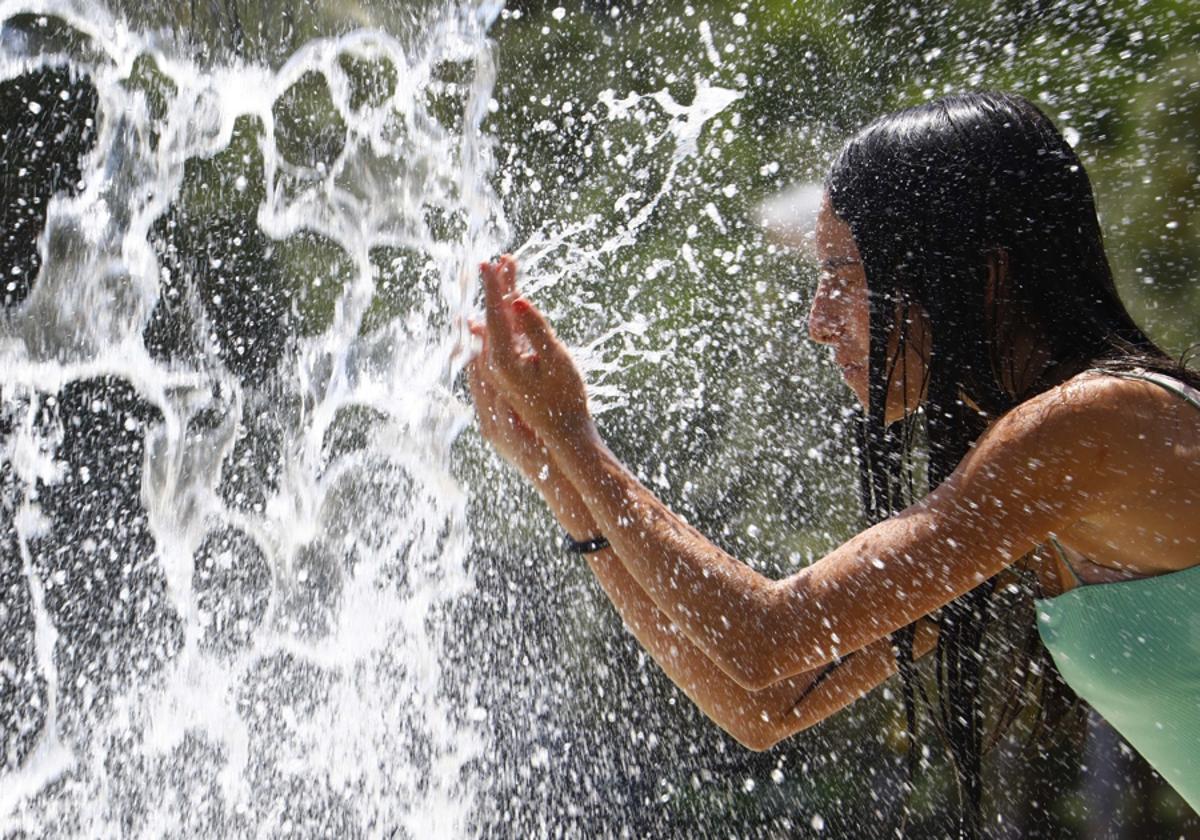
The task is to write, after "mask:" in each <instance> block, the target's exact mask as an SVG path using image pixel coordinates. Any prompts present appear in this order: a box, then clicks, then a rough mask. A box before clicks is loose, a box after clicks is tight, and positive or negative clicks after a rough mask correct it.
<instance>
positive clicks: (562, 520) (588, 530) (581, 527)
mask: <svg viewBox="0 0 1200 840" xmlns="http://www.w3.org/2000/svg"><path fill="white" fill-rule="evenodd" d="M546 461H547V462H546V463H545V464H544V465H542V466H541V467H539V469H538V471H537V473H536V474H534V475H533V476H532V481H533V485H534V487H536V488H537V490H538V492H539V493H540V494H541V496H542V498H543V499H544V500H545V502H546V504H547V506H549V508H550V511H551V512H552V513H553V514H554V518H555V519H557V520H558V524H559V525H561V526H562V527H563V530H565V531H566V532H567V535H568V536H569V537H570V538H571V539H572V540H575V541H577V542H586V541H588V540H591V539H594V538H595V537H597V536H598V535H599V531H598V529H597V526H596V520H595V519H594V518H593V517H592V514H591V511H589V510H588V508H587V505H586V504H584V501H583V497H582V496H581V495H580V494H579V491H578V490H576V489H575V486H574V485H573V484H571V482H570V480H569V479H568V478H567V476H566V474H565V473H563V471H562V470H561V469H560V468H559V467H558V465H557V464H555V463H554V462H553V460H552V459H551V458H550V457H549V455H547V458H546Z"/></svg>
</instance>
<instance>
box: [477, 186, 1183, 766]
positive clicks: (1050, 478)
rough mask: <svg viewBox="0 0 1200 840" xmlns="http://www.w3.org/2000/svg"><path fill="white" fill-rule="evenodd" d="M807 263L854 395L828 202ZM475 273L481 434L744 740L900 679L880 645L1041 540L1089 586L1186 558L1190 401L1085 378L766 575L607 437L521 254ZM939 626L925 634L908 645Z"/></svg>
mask: <svg viewBox="0 0 1200 840" xmlns="http://www.w3.org/2000/svg"><path fill="white" fill-rule="evenodd" d="M817 250H818V258H819V259H820V260H821V261H822V263H823V264H825V265H826V267H827V268H830V269H833V270H831V271H829V272H828V273H827V274H826V276H825V277H824V278H823V281H822V285H821V288H820V289H819V290H818V294H817V299H816V300H815V301H814V303H813V312H812V315H811V317H810V330H811V332H812V335H813V338H814V339H816V340H818V341H821V342H822V343H826V344H829V345H830V346H831V347H832V348H833V350H834V354H835V359H836V361H837V362H838V363H839V365H840V366H841V367H842V370H843V373H844V375H845V377H846V379H847V382H848V384H849V385H850V387H851V389H852V390H854V391H855V392H856V393H857V394H859V396H860V398H862V397H863V396H865V379H863V380H859V379H858V377H859V375H860V370H861V371H862V372H863V373H862V375H863V376H865V370H866V366H865V359H866V351H865V346H866V345H865V343H864V340H865V334H866V333H865V319H866V311H865V305H866V298H865V276H863V275H862V274H861V271H862V269H861V266H857V267H856V266H855V264H854V261H855V260H857V249H856V248H855V247H854V243H853V240H852V238H851V237H850V236H849V230H848V229H847V228H846V227H845V225H844V224H842V223H841V222H840V220H838V219H837V218H836V217H835V216H833V215H832V213H831V212H830V211H828V208H826V209H825V210H823V212H822V220H821V222H820V223H819V225H818V241H817ZM835 264H836V265H835ZM481 270H482V276H483V281H484V288H485V295H486V300H487V317H486V324H483V325H476V326H475V327H474V329H475V331H476V334H477V335H479V336H480V337H481V338H482V339H483V342H484V346H483V350H482V352H481V353H480V355H479V356H478V357H477V358H476V359H475V360H474V361H473V362H472V365H471V370H470V376H471V385H472V391H473V394H474V397H475V400H476V406H477V410H478V412H479V416H480V424H481V430H482V431H483V434H484V436H485V437H486V438H487V439H488V440H490V441H491V442H492V443H493V444H494V445H495V446H496V448H497V449H498V451H499V452H500V453H501V454H502V455H503V456H504V457H505V458H507V459H508V460H509V461H511V462H512V463H513V464H514V465H515V466H517V468H518V469H520V470H521V471H522V472H523V473H524V474H525V476H526V477H527V478H529V479H530V480H531V481H532V482H533V483H534V484H535V486H537V487H538V489H539V491H540V492H541V493H542V495H543V497H544V498H545V499H546V501H547V503H548V504H549V505H550V507H551V509H552V510H553V511H554V513H555V515H556V516H557V517H558V518H559V520H560V522H561V523H562V524H563V526H564V527H565V528H566V529H567V530H568V532H569V533H571V534H572V535H573V536H575V537H576V538H587V537H592V536H595V535H597V534H604V535H605V536H606V537H607V538H608V540H609V542H610V543H611V544H612V548H611V549H608V550H605V551H603V552H599V553H597V554H595V555H592V556H591V557H590V558H589V562H590V564H591V567H592V569H593V571H594V572H595V573H596V575H597V577H598V579H599V580H600V583H601V585H602V586H603V588H604V589H605V591H606V592H607V593H608V595H609V597H610V598H611V600H612V601H613V604H614V606H615V607H616V608H617V609H618V611H619V612H620V613H621V615H622V617H623V618H624V620H625V622H626V624H627V625H628V626H629V627H630V629H631V630H632V631H633V632H634V634H635V636H637V638H638V639H639V641H640V642H641V643H642V644H643V645H644V646H645V647H646V648H647V650H648V651H649V652H650V653H651V654H652V655H653V656H654V658H655V659H656V660H657V661H658V662H659V663H660V664H661V665H662V667H663V669H664V670H665V671H666V673H667V674H668V675H669V676H670V677H671V678H672V679H673V680H674V681H675V682H676V683H677V684H679V685H680V687H681V688H682V689H683V690H684V691H685V692H686V693H687V694H688V695H689V696H690V697H692V699H693V700H694V701H695V702H696V703H697V705H699V706H700V708H701V709H702V710H703V711H705V713H706V714H708V715H709V716H710V717H711V718H712V719H713V720H714V721H716V722H717V723H718V724H719V725H721V726H722V727H723V728H724V729H726V731H728V732H729V733H730V734H732V735H733V736H734V737H736V738H737V739H738V740H740V741H741V742H742V743H744V744H746V745H747V746H749V747H751V748H755V749H763V748H766V747H768V746H770V745H772V744H774V743H775V742H777V741H778V740H780V739H782V738H784V737H787V736H788V735H790V734H792V733H794V732H797V731H799V730H801V729H804V728H806V727H807V726H810V725H812V724H813V723H816V722H817V721H819V720H821V719H823V718H824V717H826V716H828V715H830V714H832V713H834V712H835V711H837V710H838V709H840V708H842V707H844V706H845V705H847V704H848V703H850V702H852V701H853V700H854V699H856V698H857V697H859V696H861V695H862V694H865V693H866V692H867V691H869V690H870V689H871V688H873V687H874V686H875V685H877V684H878V683H879V682H880V681H882V680H884V679H886V678H887V677H888V676H890V675H891V674H892V673H893V672H894V670H895V665H894V657H893V655H892V652H891V650H890V646H889V643H888V640H887V634H889V633H891V632H892V631H894V630H896V629H898V628H900V627H903V626H906V625H908V624H911V623H913V622H918V621H920V619H922V618H923V617H924V616H926V615H928V614H929V613H930V612H932V611H933V610H936V609H938V608H939V607H941V606H943V605H944V604H945V603H947V602H948V601H950V600H952V599H953V598H955V597H957V596H958V595H960V594H962V593H963V592H966V591H967V590H969V589H971V588H973V587H974V586H975V585H976V584H978V583H979V582H981V581H983V580H984V579H986V578H988V577H990V576H991V575H993V574H995V573H996V572H998V571H1000V570H1001V569H1003V568H1005V567H1006V566H1008V565H1009V564H1011V563H1013V562H1015V561H1017V560H1018V559H1020V558H1021V557H1023V556H1024V555H1026V554H1028V553H1029V552H1030V551H1031V550H1032V549H1034V548H1035V547H1036V546H1038V545H1041V544H1042V543H1044V542H1045V541H1046V540H1047V538H1048V537H1049V536H1050V535H1051V534H1054V535H1057V537H1058V539H1059V541H1060V542H1062V543H1063V544H1064V545H1066V546H1067V547H1068V548H1069V549H1074V550H1076V551H1079V552H1080V553H1082V554H1084V555H1086V556H1087V558H1088V559H1089V561H1090V563H1091V564H1092V565H1093V566H1094V567H1096V569H1099V570H1100V571H1099V572H1097V574H1105V573H1107V574H1115V575H1118V576H1143V575H1154V574H1162V573H1166V572H1170V571H1175V570H1179V569H1183V568H1187V567H1189V566H1191V565H1193V564H1195V563H1196V561H1197V556H1198V552H1197V547H1198V545H1200V527H1198V526H1197V525H1196V524H1195V523H1196V521H1197V520H1196V513H1197V511H1200V418H1198V417H1197V412H1196V410H1195V409H1194V408H1192V407H1191V406H1189V405H1187V404H1186V403H1184V402H1183V401H1182V400H1180V399H1178V398H1177V397H1175V396H1173V395H1172V394H1170V393H1168V392H1167V391H1165V390H1164V389H1162V388H1159V387H1157V386H1155V385H1151V384H1149V383H1142V382H1134V381H1128V380H1122V379H1117V378H1114V377H1106V376H1097V375H1081V376H1078V377H1075V378H1074V379H1072V380H1070V381H1068V382H1066V383H1063V384H1062V385H1060V386H1058V387H1056V388H1053V389H1051V390H1050V391H1048V392H1046V393H1044V394H1041V395H1039V396H1038V397H1036V398H1034V399H1032V400H1029V401H1028V402H1026V403H1024V404H1022V405H1020V406H1018V407H1017V408H1015V409H1014V410H1013V411H1011V412H1009V413H1008V414H1007V415H1005V416H1004V417H1002V418H1000V419H998V420H997V421H996V422H995V423H994V424H993V425H992V427H991V428H990V429H989V430H988V431H987V432H986V433H985V434H984V435H983V437H981V439H980V440H979V441H978V443H977V444H976V446H975V448H974V449H973V450H972V451H971V453H970V454H969V455H968V456H967V457H966V458H965V459H964V460H963V462H962V463H961V464H960V465H959V467H958V468H957V469H956V470H955V472H954V473H953V474H952V475H951V476H950V478H949V479H947V480H946V481H945V482H944V483H943V484H942V485H941V486H940V487H939V488H938V489H937V490H936V491H934V492H933V493H931V494H930V495H929V496H927V497H926V498H925V499H923V500H922V501H921V502H919V503H918V504H915V505H913V506H912V507H911V508H909V509H907V510H905V511H903V512H902V513H900V514H899V515H897V516H895V517H893V518H891V519H889V520H887V521H885V522H882V523H879V524H878V525H876V526H874V527H872V528H870V529H868V530H866V531H864V532H862V533H861V534H858V535H857V536H855V537H854V538H852V539H851V540H849V541H847V542H846V543H845V544H843V545H842V546H840V547H838V548H837V549H835V550H834V551H832V552H830V554H829V555H827V556H826V557H824V558H822V559H821V560H820V561H818V562H816V563H814V564H813V565H811V566H809V567H807V568H805V569H803V570H801V571H799V572H797V573H796V574H793V575H791V576H789V577H787V578H784V579H782V580H770V579H768V578H765V577H763V576H762V575H760V574H758V573H757V572H755V571H754V570H752V569H751V568H749V567H748V566H746V565H744V564H742V563H740V562H739V561H737V560H736V559H735V558H733V557H730V556H729V555H728V554H726V553H725V552H723V551H722V550H721V549H719V548H718V547H716V546H714V545H713V544H712V543H711V542H709V541H708V540H707V539H706V538H705V537H704V536H703V535H702V534H700V533H699V532H697V531H696V530H695V529H694V528H691V527H690V526H689V525H687V524H686V523H685V522H683V521H682V520H681V519H680V518H679V517H677V516H675V515H674V514H673V513H672V512H671V511H670V510H668V509H667V507H666V506H665V505H663V503H662V502H661V501H659V500H658V499H657V498H656V497H655V496H654V495H653V494H652V493H651V492H650V491H649V490H647V489H646V488H645V487H643V486H642V485H641V484H640V483H639V482H638V481H637V480H636V478H635V477H634V476H633V475H632V474H631V473H630V472H629V471H628V470H627V469H626V468H625V467H624V466H623V465H622V464H621V463H620V461H619V460H618V459H617V458H616V457H615V456H614V455H613V454H612V453H611V452H610V451H609V450H608V448H607V447H606V446H605V445H604V442H603V441H602V440H601V438H600V436H599V434H598V432H597V431H596V428H595V425H594V424H593V422H592V420H591V417H590V415H589V414H588V412H587V398H586V391H585V388H584V383H583V380H582V378H581V377H580V375H579V373H578V371H577V369H576V368H575V365H574V363H573V362H572V360H571V358H570V355H569V353H568V351H567V350H566V348H565V347H564V346H563V345H562V343H561V342H559V341H558V340H557V338H556V337H555V336H554V334H553V331H552V330H551V328H550V326H549V324H548V323H547V322H546V320H545V318H544V317H543V316H542V314H541V313H540V312H538V310H537V309H536V308H535V307H533V305H532V304H531V303H530V302H529V301H527V300H526V299H524V298H522V297H520V295H519V294H518V292H517V290H516V270H517V267H516V263H515V261H514V260H513V259H512V258H511V257H504V258H501V260H500V261H498V262H497V263H494V264H485V265H484V266H482V267H481ZM860 280H861V287H862V293H861V294H860V293H858V292H857V291H856V287H855V284H856V283H859V282H860ZM835 292H836V293H837V294H834V293H835ZM908 317H910V318H915V319H917V320H919V319H920V313H909V315H908ZM921 328H922V327H918V328H917V329H918V330H919V329H921ZM918 335H919V333H918ZM914 345H915V349H914V352H915V353H916V354H917V357H916V358H914V359H913V360H911V361H912V363H913V364H919V363H920V351H921V346H920V341H916V342H914ZM860 389H861V391H862V392H863V393H859V392H860ZM889 390H890V392H892V393H894V394H895V399H896V404H897V407H896V408H893V407H892V405H891V400H889V408H888V415H889V416H893V417H894V416H898V415H896V414H895V411H896V410H898V411H901V412H902V411H903V408H902V406H903V405H904V404H906V400H905V399H903V397H904V396H905V395H904V394H903V388H901V387H899V386H897V385H896V383H893V387H892V388H891V389H889ZM913 396H914V395H912V394H909V395H908V397H909V399H908V400H907V404H913V400H912V399H911V397H913ZM916 396H918V398H919V395H916ZM1089 574H1090V573H1089ZM1091 580H1092V578H1091V577H1089V576H1088V575H1085V581H1089V582H1090V581H1091ZM935 635H936V631H934V630H933V629H932V627H931V626H930V625H927V624H925V623H924V622H922V623H921V624H918V635H917V653H918V654H920V653H922V652H924V651H927V650H928V649H930V648H931V647H932V645H933V643H934V640H935ZM852 653H853V654H854V655H852V656H851V655H850V654H852ZM835 661H836V662H840V664H838V665H837V666H836V667H835V668H834V670H833V671H832V672H831V673H830V675H829V676H828V677H827V678H825V679H823V680H820V681H819V682H818V683H817V684H816V687H815V688H813V687H812V684H813V682H814V679H815V675H816V674H817V673H820V672H821V671H823V670H824V668H825V666H826V665H827V664H829V663H830V662H835Z"/></svg>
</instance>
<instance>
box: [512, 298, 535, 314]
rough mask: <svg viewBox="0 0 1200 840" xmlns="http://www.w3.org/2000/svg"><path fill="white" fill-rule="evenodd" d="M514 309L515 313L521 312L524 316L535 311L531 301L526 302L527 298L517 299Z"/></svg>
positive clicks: (513, 304) (513, 305) (514, 302)
mask: <svg viewBox="0 0 1200 840" xmlns="http://www.w3.org/2000/svg"><path fill="white" fill-rule="evenodd" d="M512 308H513V310H514V311H516V312H520V313H521V314H522V315H523V314H525V313H526V312H528V311H529V310H531V309H533V306H532V305H531V304H530V303H529V301H527V300H525V298H517V299H516V300H514V301H513V303H512Z"/></svg>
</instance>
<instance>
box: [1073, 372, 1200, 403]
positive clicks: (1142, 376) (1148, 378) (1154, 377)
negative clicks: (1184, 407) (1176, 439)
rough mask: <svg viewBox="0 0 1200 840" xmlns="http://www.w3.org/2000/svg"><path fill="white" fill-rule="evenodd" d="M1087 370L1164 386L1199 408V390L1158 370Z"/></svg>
mask: <svg viewBox="0 0 1200 840" xmlns="http://www.w3.org/2000/svg"><path fill="white" fill-rule="evenodd" d="M1089 372H1090V373H1103V374H1107V375H1108V376H1116V377H1119V378H1121V379H1136V380H1138V381H1139V382H1153V383H1154V384H1155V385H1157V386H1158V387H1160V388H1164V389H1166V390H1168V391H1170V392H1171V393H1172V394H1174V395H1175V396H1177V397H1179V398H1180V399H1181V400H1183V401H1184V402H1186V403H1188V404H1190V405H1192V406H1194V407H1196V408H1198V409H1200V391H1197V390H1196V389H1195V388H1193V387H1191V386H1190V385H1187V384H1185V383H1183V382H1180V381H1178V380H1177V379H1174V378H1173V377H1170V376H1167V375H1166V374H1165V373H1159V372H1158V371H1151V370H1143V371H1133V370H1129V371H1125V370H1122V371H1115V370H1101V369H1099V368H1092V369H1091V371H1089Z"/></svg>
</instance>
